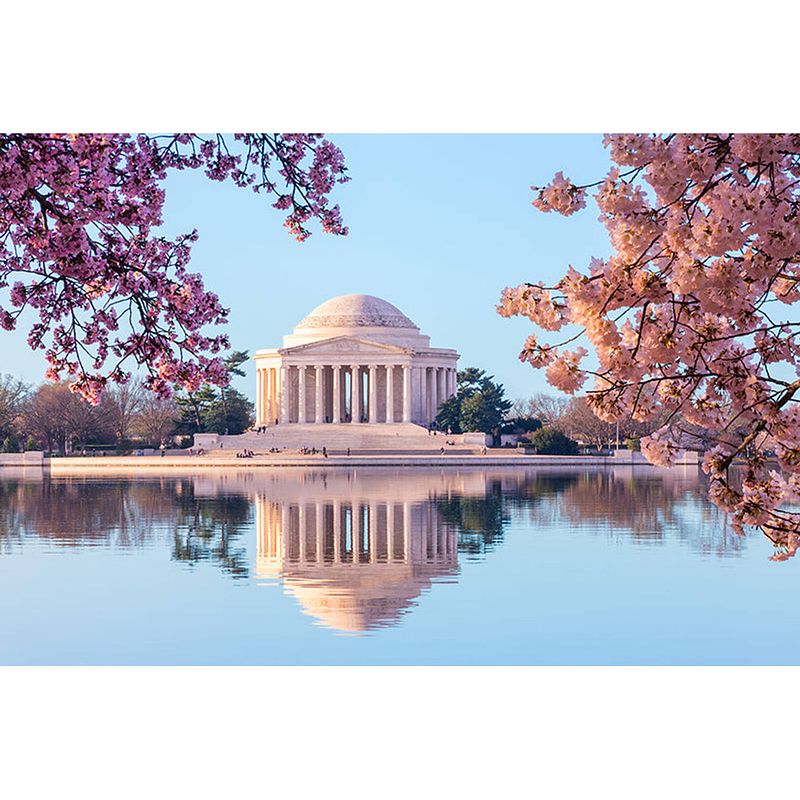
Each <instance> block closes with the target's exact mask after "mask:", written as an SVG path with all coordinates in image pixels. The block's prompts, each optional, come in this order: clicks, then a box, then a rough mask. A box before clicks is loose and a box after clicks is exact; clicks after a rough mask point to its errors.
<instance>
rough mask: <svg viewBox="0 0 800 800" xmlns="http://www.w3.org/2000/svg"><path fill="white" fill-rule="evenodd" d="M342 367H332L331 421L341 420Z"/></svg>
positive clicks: (336, 365)
mask: <svg viewBox="0 0 800 800" xmlns="http://www.w3.org/2000/svg"><path fill="white" fill-rule="evenodd" d="M341 380H342V368H341V367H340V366H339V365H338V364H335V365H334V367H333V422H341V421H342V383H341Z"/></svg>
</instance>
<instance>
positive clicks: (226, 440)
mask: <svg viewBox="0 0 800 800" xmlns="http://www.w3.org/2000/svg"><path fill="white" fill-rule="evenodd" d="M446 441H451V442H454V446H452V445H446V444H445V442H446ZM220 444H221V445H222V447H220ZM195 446H199V447H203V448H205V449H206V450H209V451H215V450H225V451H228V452H230V451H239V450H245V449H247V450H252V451H253V452H254V453H265V452H269V451H270V449H271V448H273V447H274V448H277V449H279V450H282V449H283V448H286V449H287V450H299V449H300V448H302V447H308V448H312V447H315V448H316V449H317V450H321V449H322V448H323V447H325V448H327V450H328V451H329V452H346V451H347V448H348V447H349V448H350V450H351V452H355V451H361V452H363V451H374V452H378V453H380V452H424V453H438V452H439V451H440V449H441V448H442V447H445V448H447V450H448V451H450V452H456V451H457V452H461V453H465V452H478V451H479V450H480V445H473V444H464V437H463V436H462V435H457V434H451V435H450V436H448V435H447V434H445V433H442V432H441V431H439V432H437V435H436V436H434V435H432V434H429V433H428V429H427V428H425V427H423V426H422V425H415V424H413V423H403V422H401V423H378V424H373V425H370V424H368V423H351V422H347V423H339V424H336V423H327V424H323V425H316V424H299V423H289V424H284V425H270V426H269V427H268V428H267V430H266V432H265V433H259V434H257V433H255V432H252V431H249V432H247V433H243V434H240V435H239V436H220V435H217V434H197V435H196V436H195Z"/></svg>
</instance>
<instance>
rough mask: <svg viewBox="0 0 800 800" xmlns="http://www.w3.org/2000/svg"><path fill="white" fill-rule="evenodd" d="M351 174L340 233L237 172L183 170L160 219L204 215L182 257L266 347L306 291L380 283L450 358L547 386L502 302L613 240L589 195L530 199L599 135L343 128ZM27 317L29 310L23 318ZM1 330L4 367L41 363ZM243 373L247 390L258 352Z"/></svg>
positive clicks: (598, 148) (28, 368)
mask: <svg viewBox="0 0 800 800" xmlns="http://www.w3.org/2000/svg"><path fill="white" fill-rule="evenodd" d="M330 138H331V139H332V140H334V141H335V142H336V143H337V144H338V145H339V146H340V147H341V148H342V150H343V152H344V154H345V159H346V163H347V165H348V168H349V174H350V176H351V181H350V182H349V183H347V184H344V185H343V186H339V187H337V188H336V190H335V192H334V197H335V199H336V201H337V202H338V203H339V205H340V206H341V208H342V212H343V216H344V218H345V221H346V223H347V224H348V225H349V227H350V235H349V236H347V237H344V238H341V237H333V236H328V235H326V234H323V233H322V232H321V231H320V230H319V228H318V227H315V228H314V229H313V230H314V234H313V235H312V236H311V238H310V239H308V240H307V241H305V242H303V243H298V242H296V241H295V240H294V239H293V238H292V237H291V236H290V235H289V234H288V233H287V232H286V230H285V229H284V228H283V225H282V222H283V216H282V212H279V211H276V210H275V209H273V208H271V206H270V205H269V203H268V202H267V201H266V200H265V198H264V197H262V196H260V195H256V194H254V193H253V192H251V191H249V190H242V189H238V188H236V187H235V186H233V185H232V184H227V183H225V184H220V183H216V182H213V181H209V180H208V179H207V178H205V176H204V175H203V174H202V173H201V172H181V173H174V174H172V175H171V176H170V178H169V179H168V181H167V184H166V190H167V203H166V209H165V224H164V228H165V233H167V234H169V235H174V234H177V233H180V232H184V231H189V230H191V229H192V228H195V227H196V228H197V229H198V231H199V235H200V238H199V241H198V242H197V243H196V245H195V246H194V249H193V257H192V264H191V267H192V269H193V271H197V272H201V273H202V274H203V275H204V277H205V280H206V285H207V286H208V288H210V289H212V290H213V291H215V292H217V293H218V294H219V295H220V297H221V298H222V301H223V303H224V304H225V305H226V306H228V307H229V308H230V309H231V315H230V323H229V325H228V326H227V328H228V333H229V335H230V338H231V343H232V346H233V347H234V348H235V349H237V350H249V351H250V352H253V351H254V350H256V349H258V348H262V347H275V346H279V345H280V344H281V337H282V336H283V335H284V334H286V333H289V332H291V329H292V328H293V326H294V325H296V324H297V322H298V321H299V320H300V319H301V318H302V317H304V316H305V315H306V314H307V313H308V312H309V311H310V310H311V309H312V308H313V307H314V306H316V305H318V304H319V303H321V302H323V301H324V300H327V299H328V298H330V297H334V296H336V295H340V294H349V293H363V294H374V295H377V296H379V297H382V298H384V299H386V300H388V301H389V302H391V303H393V304H394V305H396V306H397V307H398V308H399V309H400V310H401V311H403V313H405V314H406V315H407V316H409V317H410V318H411V319H412V320H413V321H414V322H415V323H416V324H417V325H418V326H419V327H420V329H421V330H422V332H423V333H425V334H427V335H429V336H430V337H431V344H432V345H434V346H440V347H453V348H456V349H457V350H458V351H459V352H460V353H461V359H460V361H459V367H461V368H463V367H466V366H476V367H480V368H483V369H485V370H487V371H488V372H489V373H490V374H493V375H495V377H496V378H497V380H499V381H500V382H501V383H503V384H504V385H505V387H506V394H507V396H508V397H510V398H511V399H512V400H513V399H516V398H518V397H527V396H530V394H532V393H533V392H536V391H542V390H547V389H548V387H547V385H546V383H545V380H544V374H543V372H541V371H538V370H534V369H532V368H531V367H530V366H528V365H526V364H522V363H520V362H519V361H518V360H517V354H518V353H519V350H520V348H521V345H522V343H523V341H524V339H525V337H526V336H527V335H528V333H529V332H530V331H531V330H532V327H531V325H530V324H529V323H528V322H527V321H526V320H523V319H511V320H508V319H503V318H502V317H500V316H498V314H497V313H496V312H495V310H494V309H495V305H496V303H497V300H498V297H499V294H500V291H501V290H502V289H503V287H505V286H509V285H516V284H518V283H521V282H523V281H525V280H544V281H547V280H555V279H557V278H558V277H559V276H560V275H561V274H563V272H564V271H565V270H566V267H567V265H569V264H573V265H574V266H575V267H576V268H579V269H581V268H583V267H584V266H585V265H586V264H587V263H588V261H589V259H590V257H591V256H593V255H595V256H603V255H606V254H607V253H608V252H609V248H610V245H609V243H608V238H607V236H606V233H605V229H604V228H603V226H602V224H601V223H600V222H599V221H598V219H597V217H598V214H597V207H596V206H595V205H594V203H593V202H590V203H588V204H587V208H586V209H584V210H583V211H582V212H580V213H578V214H576V215H574V216H572V217H570V218H568V219H565V218H563V217H560V216H558V215H555V214H542V213H541V212H538V211H536V210H535V209H534V208H533V207H532V206H531V200H532V198H533V194H532V192H531V190H530V186H531V185H532V184H534V185H542V184H544V183H546V182H547V181H549V180H550V178H551V177H552V176H553V174H554V173H555V172H556V171H558V170H563V171H564V173H565V175H567V176H569V177H571V178H572V179H573V180H575V181H576V182H579V183H588V182H593V181H595V180H597V179H599V178H601V177H602V176H603V175H605V172H606V170H607V169H608V158H607V155H606V151H605V149H604V148H603V146H602V140H601V137H600V136H594V135H563V136H555V135H475V134H459V135H384V134H377V135H375V134H373V135H336V134H331V135H330ZM29 319H30V318H29ZM28 327H30V326H29V325H27V326H22V330H20V331H18V332H14V333H12V334H7V333H5V332H0V336H2V337H3V338H1V339H0V342H2V354H3V357H2V365H0V371H1V372H8V373H12V374H14V375H17V376H19V377H22V378H24V379H25V380H27V381H30V382H32V383H38V382H40V381H41V380H43V376H44V371H45V366H44V360H43V358H42V357H41V355H39V354H32V353H31V352H30V350H29V349H28V347H27V345H26V343H25V337H26V334H27V329H28ZM237 386H238V388H240V389H242V390H243V391H244V392H245V393H247V394H248V395H249V396H250V397H251V399H252V398H253V396H254V386H255V378H254V371H253V368H252V364H250V368H249V371H248V376H247V378H244V379H239V380H238V381H237Z"/></svg>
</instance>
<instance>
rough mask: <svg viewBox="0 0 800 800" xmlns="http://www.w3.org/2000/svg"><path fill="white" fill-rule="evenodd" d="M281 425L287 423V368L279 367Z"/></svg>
mask: <svg viewBox="0 0 800 800" xmlns="http://www.w3.org/2000/svg"><path fill="white" fill-rule="evenodd" d="M280 397H281V417H280V419H281V423H282V424H286V423H287V422H288V421H289V368H288V367H286V366H281V386H280Z"/></svg>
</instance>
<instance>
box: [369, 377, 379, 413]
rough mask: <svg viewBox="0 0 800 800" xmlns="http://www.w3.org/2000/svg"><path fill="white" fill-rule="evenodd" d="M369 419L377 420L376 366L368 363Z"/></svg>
mask: <svg viewBox="0 0 800 800" xmlns="http://www.w3.org/2000/svg"><path fill="white" fill-rule="evenodd" d="M369 421H370V422H377V421H378V367H377V366H376V365H375V364H370V365H369Z"/></svg>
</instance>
